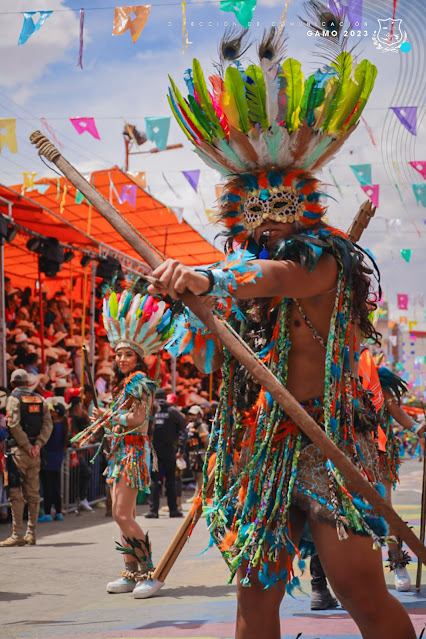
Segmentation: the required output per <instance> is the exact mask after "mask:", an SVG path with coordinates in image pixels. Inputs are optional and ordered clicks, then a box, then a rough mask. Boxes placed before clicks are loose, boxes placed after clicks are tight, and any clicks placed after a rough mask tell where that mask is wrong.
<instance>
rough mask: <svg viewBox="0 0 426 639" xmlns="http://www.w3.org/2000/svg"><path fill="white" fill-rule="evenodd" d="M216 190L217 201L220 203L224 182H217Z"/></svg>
mask: <svg viewBox="0 0 426 639" xmlns="http://www.w3.org/2000/svg"><path fill="white" fill-rule="evenodd" d="M214 190H215V191H216V200H217V203H218V204H220V198H221V197H222V190H223V185H222V184H216V186H215V187H214Z"/></svg>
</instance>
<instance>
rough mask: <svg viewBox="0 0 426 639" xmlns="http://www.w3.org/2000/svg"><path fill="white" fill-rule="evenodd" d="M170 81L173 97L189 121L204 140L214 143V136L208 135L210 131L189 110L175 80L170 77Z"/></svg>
mask: <svg viewBox="0 0 426 639" xmlns="http://www.w3.org/2000/svg"><path fill="white" fill-rule="evenodd" d="M169 80H170V85H171V87H172V92H173V96H174V98H175V100H176V102H177V103H178V104H179V106H180V107H182V109H183V111H185V113H186V115H187V116H188V118H189V120H190V121H191V122H192V123H193V125H194V126H195V127H196V128H197V129H198V131H199V132H200V133H201V135H202V136H203V138H204V139H205V140H207V141H208V142H211V141H212V136H211V135H210V133H208V131H206V129H205V128H204V127H203V126H202V125H201V124H200V122H198V120H197V118H196V117H195V115H194V114H193V113H192V111H191V109H190V108H189V106H188V105H187V103H186V102H185V100H184V99H183V97H182V94H181V92H180V91H179V89H178V88H177V86H176V84H175V83H174V82H173V80H172V78H171V77H170V76H169Z"/></svg>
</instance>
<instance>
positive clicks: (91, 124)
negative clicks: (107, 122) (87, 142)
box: [70, 118, 101, 140]
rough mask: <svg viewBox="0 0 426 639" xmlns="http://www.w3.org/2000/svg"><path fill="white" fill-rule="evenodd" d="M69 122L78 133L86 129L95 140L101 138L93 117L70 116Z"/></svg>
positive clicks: (80, 133)
mask: <svg viewBox="0 0 426 639" xmlns="http://www.w3.org/2000/svg"><path fill="white" fill-rule="evenodd" d="M70 122H71V124H72V125H73V127H74V129H75V130H76V131H77V133H78V134H79V135H82V133H84V132H85V131H87V133H90V135H93V137H94V138H96V139H97V140H100V139H101V136H100V135H99V133H98V129H97V128H96V124H95V119H94V118H70Z"/></svg>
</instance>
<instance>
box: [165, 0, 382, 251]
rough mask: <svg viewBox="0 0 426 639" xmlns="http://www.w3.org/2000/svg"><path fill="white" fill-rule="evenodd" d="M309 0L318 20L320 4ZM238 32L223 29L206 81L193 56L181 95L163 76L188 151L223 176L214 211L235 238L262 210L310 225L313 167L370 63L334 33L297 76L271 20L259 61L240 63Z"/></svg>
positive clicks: (360, 99) (370, 81)
mask: <svg viewBox="0 0 426 639" xmlns="http://www.w3.org/2000/svg"><path fill="white" fill-rule="evenodd" d="M309 6H310V7H311V10H312V11H314V13H315V14H316V15H319V16H320V18H321V20H322V18H323V13H321V12H323V11H325V8H324V6H323V5H322V4H321V3H320V2H316V3H310V5H309ZM327 15H328V14H327ZM341 20H342V17H341V16H339V17H338V18H336V22H337V24H339V22H341ZM246 36H247V33H246V32H245V33H243V34H242V35H241V36H240V37H237V36H236V35H235V34H231V37H229V34H228V38H227V39H228V41H229V42H230V43H231V44H229V43H228V44H227V42H226V34H225V37H224V40H225V41H223V42H222V44H221V45H220V47H219V55H220V63H219V64H217V65H216V71H217V73H216V74H215V75H212V76H210V78H209V79H210V84H211V88H210V89H209V88H208V87H207V83H206V80H205V77H204V73H203V70H202V68H201V65H200V63H199V62H198V60H196V59H194V61H193V66H192V69H188V70H187V71H186V73H185V76H184V78H185V82H186V85H187V89H188V96H187V98H184V97H183V96H182V94H181V92H180V91H179V89H178V87H177V86H176V84H175V83H174V82H173V80H172V79H171V78H170V84H171V86H170V88H169V95H168V100H169V104H170V107H171V109H172V112H173V114H174V116H175V118H176V120H177V122H178V124H179V126H180V127H181V129H182V130H183V132H184V133H185V135H186V136H187V137H188V139H189V140H190V141H191V142H192V144H193V145H194V147H195V152H196V153H197V154H198V155H199V156H200V157H201V158H202V159H203V160H204V161H205V162H206V164H208V165H209V166H211V167H212V168H214V169H216V170H217V171H219V172H221V173H222V175H224V176H225V177H226V178H227V180H228V183H227V185H225V191H224V195H223V196H222V199H221V211H220V217H221V219H222V221H224V222H225V224H226V226H227V228H228V235H230V236H231V237H233V238H235V239H237V240H239V241H242V240H243V239H245V238H247V235H249V234H250V232H251V231H252V230H253V228H255V227H256V226H259V225H260V224H261V223H262V220H264V219H265V218H271V219H273V220H277V221H281V222H284V221H297V220H300V221H301V222H302V223H304V224H306V225H309V224H313V223H314V222H316V221H317V220H318V219H319V218H320V217H321V215H323V213H324V211H325V208H324V207H321V205H320V204H319V202H318V200H319V197H320V196H321V195H322V193H321V192H320V190H319V182H318V181H317V180H316V179H315V175H316V173H317V172H318V171H319V170H320V169H321V168H322V167H324V166H325V164H326V163H327V162H329V161H330V160H331V158H332V157H333V156H334V155H335V154H336V153H337V151H338V150H339V149H340V147H341V146H342V144H343V143H344V142H345V140H346V139H347V138H348V137H349V135H350V134H351V133H352V132H353V131H354V130H355V128H356V126H357V124H358V121H359V119H360V117H361V113H362V111H363V109H364V107H365V105H366V102H367V100H368V98H369V95H370V93H371V91H372V89H373V86H374V80H375V77H376V73H377V69H376V67H375V66H374V65H373V64H371V63H370V62H369V61H368V60H362V61H361V62H360V63H359V64H354V60H353V57H352V54H351V53H350V52H348V51H345V50H344V46H345V45H344V43H343V37H342V38H340V40H339V37H340V36H336V37H332V38H331V40H330V42H329V43H327V46H328V47H329V51H330V53H331V55H332V59H331V61H330V63H329V64H325V65H324V66H323V67H322V68H320V69H318V70H317V71H316V72H315V73H313V74H312V75H309V76H308V77H306V78H305V76H304V75H303V72H302V68H301V63H300V62H299V61H298V60H295V59H294V58H290V57H289V58H286V59H285V60H284V61H282V58H283V57H284V53H285V43H284V41H283V40H282V38H281V37H280V36H279V35H278V32H277V31H276V30H275V29H272V31H270V32H269V33H265V35H264V37H263V40H262V42H261V44H260V45H259V47H258V55H259V58H260V64H259V65H255V64H250V65H248V66H247V67H246V68H244V67H243V65H242V63H241V61H240V60H239V57H241V54H242V53H244V52H245V51H246V49H247V43H246V40H245V39H246ZM337 51H340V52H339V53H337V55H336V52H337ZM253 175H254V178H253ZM248 198H251V199H250V201H249V202H248V203H247V199H248ZM287 215H289V216H290V218H289V217H287Z"/></svg>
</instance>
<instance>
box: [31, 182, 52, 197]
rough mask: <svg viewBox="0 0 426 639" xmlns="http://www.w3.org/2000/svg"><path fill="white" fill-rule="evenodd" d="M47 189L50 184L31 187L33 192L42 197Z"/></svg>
mask: <svg viewBox="0 0 426 639" xmlns="http://www.w3.org/2000/svg"><path fill="white" fill-rule="evenodd" d="M47 189H50V184H34V185H33V190H34V191H38V192H39V193H40V194H41V195H44V194H45V193H46V191H47Z"/></svg>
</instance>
